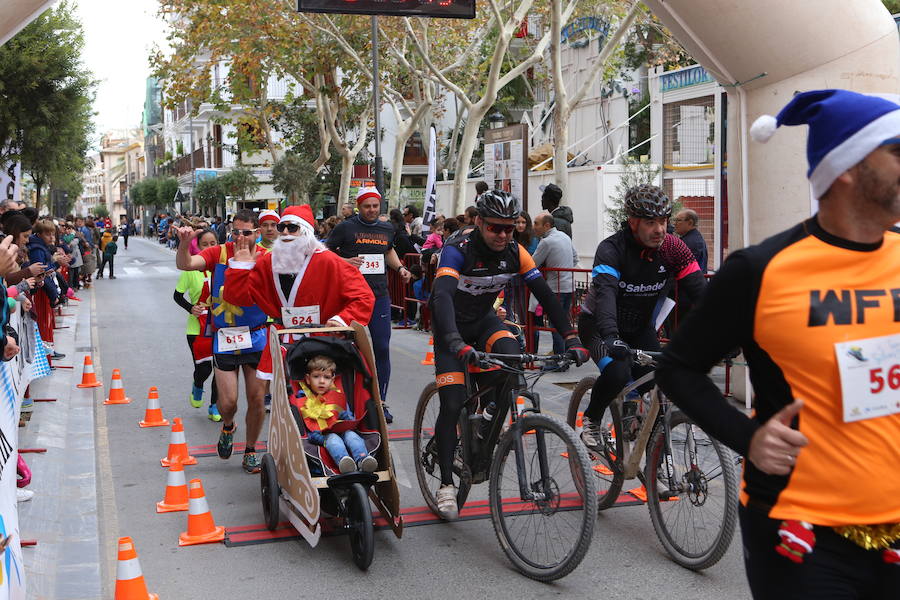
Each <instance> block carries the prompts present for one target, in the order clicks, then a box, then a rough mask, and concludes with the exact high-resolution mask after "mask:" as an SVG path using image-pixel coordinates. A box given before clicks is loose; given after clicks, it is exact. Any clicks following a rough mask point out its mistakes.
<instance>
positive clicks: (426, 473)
mask: <svg viewBox="0 0 900 600" xmlns="http://www.w3.org/2000/svg"><path fill="white" fill-rule="evenodd" d="M440 409H441V402H440V398H439V397H438V388H437V384H436V383H434V382H432V383H429V384H428V385H427V386H425V389H424V390H422V394H421V395H420V396H419V402H418V404H417V405H416V414H415V417H414V419H413V457H414V458H415V465H416V479H418V481H419V489H420V490H421V491H422V497H423V498H424V500H425V504H426V505H427V506H428V508H430V509H431V512H433V513H434V514H436V515H437V514H439V513H438V506H437V499H436V495H437V491H438V489H439V488H440V487H441V469H440V465H439V463H438V454H437V443H436V438H435V437H434V424H435V422H437V417H438V413H439V412H440ZM461 422H462V421H461ZM461 432H462V428H461V427H457V441H456V452H455V458H454V461H453V483H454V485H456V490H457V492H456V504H457V506H458V508H459V509H460V510H462V507H463V505H464V504H465V503H466V498H468V497H469V490H470V489H471V488H472V478H471V474H470V472H469V468H468V466H467V465H465V464H464V461H463V452H462V443H461V437H460V434H461ZM466 439H468V438H466Z"/></svg>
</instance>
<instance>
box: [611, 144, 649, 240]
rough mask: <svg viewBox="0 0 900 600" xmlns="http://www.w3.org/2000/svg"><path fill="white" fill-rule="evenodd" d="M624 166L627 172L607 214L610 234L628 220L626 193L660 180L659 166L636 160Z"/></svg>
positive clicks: (624, 172)
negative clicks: (630, 189) (644, 184)
mask: <svg viewBox="0 0 900 600" xmlns="http://www.w3.org/2000/svg"><path fill="white" fill-rule="evenodd" d="M624 165H625V170H624V171H623V172H622V177H621V179H619V183H618V184H616V190H615V192H614V193H613V194H612V195H611V196H610V201H611V203H612V206H611V207H609V209H608V210H607V212H606V214H607V215H608V217H609V218H608V219H607V225H608V227H607V228H608V229H609V230H610V232H613V231H616V230H617V229H618V228H619V226H620V225H621V224H622V222H624V221H626V220H627V219H628V216H627V215H626V214H625V192H627V191H628V189H629V188H632V187H634V186H636V185H641V184H642V183H649V184H653V185H655V184H656V183H657V181H658V179H659V174H660V168H659V167H658V166H657V165H654V164H651V163H649V162H641V161H639V160H634V159H627V160H626V161H625V163H624Z"/></svg>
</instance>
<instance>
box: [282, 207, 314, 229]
mask: <svg viewBox="0 0 900 600" xmlns="http://www.w3.org/2000/svg"><path fill="white" fill-rule="evenodd" d="M279 222H280V223H296V224H298V225H300V226H301V227H303V228H304V229H306V231H307V233H309V234H310V235H314V234H315V233H316V221H315V219H313V214H312V208H310V207H309V204H302V205H300V206H288V207H287V208H285V209H284V212H283V213H282V215H281V221H279Z"/></svg>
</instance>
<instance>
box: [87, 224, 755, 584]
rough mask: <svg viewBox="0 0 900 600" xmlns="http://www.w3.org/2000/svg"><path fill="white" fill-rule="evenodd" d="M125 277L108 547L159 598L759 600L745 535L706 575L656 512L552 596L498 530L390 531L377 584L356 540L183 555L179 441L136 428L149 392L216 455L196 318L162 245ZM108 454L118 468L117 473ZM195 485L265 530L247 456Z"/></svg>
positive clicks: (400, 398)
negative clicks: (168, 466)
mask: <svg viewBox="0 0 900 600" xmlns="http://www.w3.org/2000/svg"><path fill="white" fill-rule="evenodd" d="M116 274H117V279H116V280H115V281H109V280H101V281H99V282H97V283H96V286H95V290H94V292H95V293H94V296H95V302H96V312H95V315H94V323H93V324H94V326H95V329H94V331H95V338H94V339H93V343H94V344H97V345H99V355H100V359H101V361H100V362H101V365H102V370H103V373H102V375H101V376H102V377H103V378H104V380H105V381H108V379H109V373H110V372H111V370H112V369H113V368H118V369H120V370H121V371H122V375H123V378H124V382H125V389H126V392H127V394H128V395H129V396H130V397H132V398H133V399H134V400H135V401H134V402H133V403H132V404H129V405H123V406H110V407H100V410H101V411H103V416H104V417H105V419H104V418H99V419H98V420H97V423H98V431H97V448H98V466H99V467H100V469H101V470H102V472H98V488H99V492H100V493H99V500H100V502H101V504H102V505H105V506H107V507H114V509H113V508H110V509H109V510H107V511H105V513H104V511H101V518H102V519H103V525H102V536H103V540H102V542H103V544H104V546H106V547H107V548H112V547H114V544H115V539H116V537H117V536H119V535H129V536H132V537H133V538H134V540H135V543H136V546H137V549H138V552H139V556H140V562H141V565H142V567H143V573H144V577H145V579H146V580H147V583H148V587H149V589H150V591H152V592H156V593H159V594H160V597H162V598H223V599H224V598H256V597H300V598H321V597H323V594H327V596H324V597H359V598H394V599H399V598H460V597H467V598H471V597H478V596H488V595H490V597H491V598H531V597H537V596H538V595H539V594H540V595H547V594H549V595H560V596H567V597H581V598H593V597H605V598H628V599H641V598H646V599H652V598H666V599H669V600H675V599H679V598H684V599H686V600H687V599H690V600H700V599H706V598H709V599H712V598H715V599H721V598H728V599H742V598H749V597H750V595H749V591H748V590H747V584H746V580H745V578H744V573H743V565H742V561H741V555H740V547H739V544H740V534H736V536H735V541H734V543H733V544H732V547H731V548H730V549H729V551H728V553H727V554H726V556H725V557H724V558H723V559H722V561H721V562H719V563H718V564H717V565H715V566H714V567H712V568H711V569H709V570H708V571H706V572H703V573H694V572H691V571H688V570H685V569H683V568H681V567H679V566H678V565H676V564H675V563H673V562H672V561H671V560H669V559H668V557H667V555H666V554H665V552H664V551H663V549H662V547H661V546H660V544H659V542H658V540H657V539H656V536H655V534H654V532H653V528H652V526H651V524H650V519H649V515H648V512H647V509H646V507H644V506H635V507H624V508H613V509H610V510H608V511H606V512H604V513H603V514H601V515H600V516H599V518H598V521H597V526H596V530H595V539H594V541H593V544H592V545H591V548H590V551H589V553H588V555H587V557H586V558H585V560H584V562H583V563H582V564H581V566H580V567H579V568H578V569H577V570H576V571H575V572H574V573H573V574H571V575H569V576H568V577H567V578H565V579H563V580H561V581H558V582H556V583H553V584H541V583H537V582H534V581H531V580H529V579H527V578H525V577H523V576H522V575H520V574H519V573H518V572H517V571H515V570H514V569H513V568H512V567H511V565H510V564H509V563H508V561H507V560H506V557H505V556H504V554H503V552H502V550H501V549H500V547H499V545H498V542H497V539H496V537H495V535H494V531H493V527H492V525H491V523H490V519H483V520H476V521H467V522H460V523H453V524H443V523H442V524H435V525H427V526H420V527H410V528H407V529H406V530H405V532H404V536H403V539H399V540H398V539H396V538H395V537H394V536H393V534H391V533H390V532H388V531H381V532H377V533H376V539H375V560H374V562H373V564H372V566H371V567H370V569H369V571H368V572H366V573H362V572H360V571H358V570H357V568H356V567H355V566H354V564H353V563H352V560H351V558H350V554H349V547H348V543H347V540H346V538H344V537H330V538H323V539H322V540H321V541H320V543H319V545H318V547H316V548H310V547H309V546H308V545H307V544H306V542H304V541H296V540H294V541H283V542H277V543H268V544H259V545H252V546H242V547H235V548H228V547H226V546H224V545H222V544H211V545H205V546H193V547H185V548H179V547H178V534H179V533H180V532H182V531H184V530H185V526H186V518H187V517H186V513H183V512H179V513H169V514H157V513H156V511H155V503H156V502H157V501H159V500H161V499H162V497H163V493H164V491H165V484H166V470H165V469H163V468H161V467H160V463H159V459H160V458H161V457H163V456H164V455H165V453H166V449H167V444H168V441H169V429H168V428H164V427H160V428H152V429H140V428H139V427H138V425H137V422H138V421H139V420H140V419H141V418H142V417H143V411H144V408H145V398H146V394H147V389H148V387H149V386H157V387H158V388H159V395H160V400H161V404H162V408H163V412H164V414H165V416H166V418H168V419H172V418H173V417H181V418H182V419H183V421H184V426H185V433H186V437H187V443H188V445H190V446H197V445H205V444H215V442H216V439H217V436H218V430H219V426H218V425H217V424H214V423H212V422H211V421H209V420H208V419H207V418H206V409H205V408H203V409H194V408H191V406H190V405H189V404H188V395H189V393H190V388H191V378H190V373H191V371H190V360H189V354H188V349H187V347H186V342H185V337H184V325H185V317H186V315H185V312H184V311H183V309H181V308H180V307H178V306H177V305H176V304H175V303H174V302H173V301H172V292H173V290H174V287H175V283H176V281H177V279H178V272H177V271H176V270H175V259H174V254H173V253H172V252H171V251H169V250H166V249H165V248H162V247H160V246H158V245H157V244H156V243H155V242H152V241H146V240H139V239H134V238H132V239H131V243H130V248H129V249H128V250H127V251H126V250H124V248H123V249H122V250H121V251H120V253H119V255H118V256H117V257H116ZM427 339H428V338H427V335H426V334H423V333H421V332H414V331H409V330H406V331H397V330H395V331H394V338H393V341H392V365H393V376H392V387H391V390H392V391H391V393H390V395H389V403H390V406H391V409H392V411H393V413H394V415H395V422H394V424H393V426H392V428H398V429H400V428H411V427H412V416H413V410H414V407H415V403H416V400H417V398H418V394H419V392H420V391H421V389H422V388H423V387H424V386H425V385H426V384H427V383H428V382H429V380H431V379H432V378H433V371H432V368H431V367H422V366H421V365H420V364H419V361H420V360H421V358H422V356H423V353H424V351H425V350H426V348H427V346H426V344H427ZM546 343H547V342H545V344H546ZM591 368H592V367H582V368H580V369H578V370H573V371H570V372H569V373H566V374H561V375H557V376H555V378H556V379H557V380H559V381H563V382H575V381H577V380H578V379H579V378H580V377H582V376H584V375H587V374H590V372H591V371H590V369H591ZM104 389H105V388H104ZM541 391H542V395H543V402H544V406H545V408H546V409H547V410H548V411H550V412H554V413H556V414H564V411H563V407H564V406H565V403H566V400H567V398H568V391H567V390H566V389H565V388H563V387H561V386H557V385H554V384H552V383H542V390H541ZM208 394H209V391H208V385H207V392H206V395H207V396H208ZM241 406H242V407H243V406H244V405H243V400H242V401H241ZM103 421H105V423H103ZM237 422H238V424H239V431H238V434H237V436H236V439H235V441H236V442H242V441H243V426H242V425H243V409H241V411H240V412H239V417H238V421H237ZM104 425H105V427H104ZM264 432H265V430H264ZM265 437H266V436H265V433H264V434H263V438H265ZM107 448H108V457H109V465H110V466H109V468H108V469H104V468H103V466H104V464H105V460H106V459H105V456H106V452H107ZM392 449H393V452H394V455H395V460H396V461H397V463H398V480H399V481H400V484H401V485H400V493H401V503H402V505H403V506H404V507H412V506H422V505H423V504H424V502H423V501H422V498H421V494H420V492H419V490H418V486H417V485H416V483H415V473H414V471H413V468H412V462H411V461H412V457H411V454H412V442H409V441H399V442H393V443H392ZM186 474H187V476H188V478H193V477H200V478H201V479H202V480H203V485H204V488H205V491H206V496H207V499H208V501H209V506H210V508H211V510H212V513H213V515H214V517H215V520H216V524H218V525H225V526H228V527H234V526H242V525H253V524H260V523H262V520H263V516H262V507H261V503H260V495H259V478H258V476H253V475H248V474H246V473H244V472H243V471H242V470H241V467H240V454H239V453H238V452H235V455H234V456H233V457H232V458H231V459H230V460H228V461H223V460H221V459H219V458H217V457H208V458H200V459H199V464H197V465H196V466H189V467H186ZM626 485H627V484H626ZM482 487H484V488H485V489H476V491H474V492H473V497H480V496H482V495H484V494H486V486H482ZM110 556H114V553H108V554H107V561H106V567H107V569H106V577H107V578H108V579H109V581H107V582H105V583H107V584H108V585H112V583H113V581H114V563H112V562H111V561H110V559H109V557H110ZM110 572H111V573H112V575H110ZM111 595H112V594H109V596H110V597H111Z"/></svg>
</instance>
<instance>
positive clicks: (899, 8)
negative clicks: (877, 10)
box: [881, 0, 900, 15]
mask: <svg viewBox="0 0 900 600" xmlns="http://www.w3.org/2000/svg"><path fill="white" fill-rule="evenodd" d="M881 1H882V2H884V6H885V8H887V9H888V12H889V13H891V14H892V15H896V14H900V0H881Z"/></svg>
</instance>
